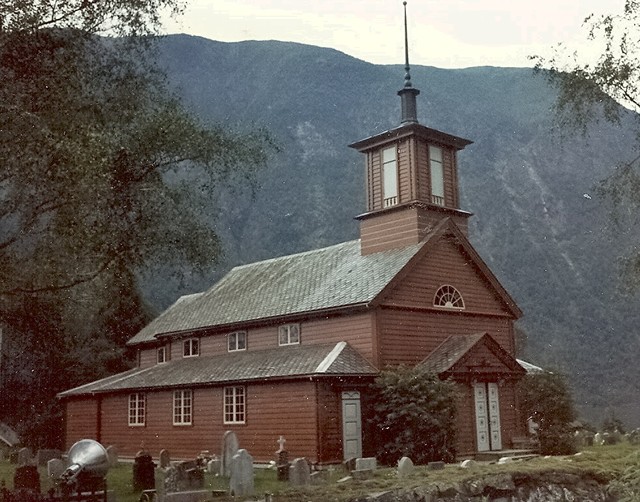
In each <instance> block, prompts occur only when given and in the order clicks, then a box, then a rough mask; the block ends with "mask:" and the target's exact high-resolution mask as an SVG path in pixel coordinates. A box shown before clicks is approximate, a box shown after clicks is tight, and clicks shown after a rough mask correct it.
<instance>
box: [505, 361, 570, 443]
mask: <svg viewBox="0 0 640 502" xmlns="http://www.w3.org/2000/svg"><path fill="white" fill-rule="evenodd" d="M518 395H519V400H520V406H521V410H522V413H524V414H525V416H526V417H527V418H528V419H529V420H532V421H533V422H535V423H536V424H537V425H538V431H537V434H538V439H539V441H540V450H541V452H542V453H543V454H545V455H564V454H570V453H574V452H575V444H574V439H573V434H572V431H571V429H570V423H571V422H573V421H574V420H575V418H576V412H575V408H574V404H573V398H572V396H571V392H570V390H569V387H568V384H567V381H566V378H565V377H564V376H563V375H561V374H558V373H548V372H542V373H529V374H527V375H526V376H525V377H524V378H523V379H522V380H521V381H520V382H519V384H518Z"/></svg>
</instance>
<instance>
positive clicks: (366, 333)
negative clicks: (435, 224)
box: [140, 313, 374, 367]
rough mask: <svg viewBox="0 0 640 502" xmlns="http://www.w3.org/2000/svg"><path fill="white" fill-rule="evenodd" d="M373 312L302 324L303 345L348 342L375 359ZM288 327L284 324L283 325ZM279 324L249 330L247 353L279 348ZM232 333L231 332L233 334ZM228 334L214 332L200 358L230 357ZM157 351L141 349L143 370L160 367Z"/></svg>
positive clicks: (179, 354) (202, 345) (202, 343)
mask: <svg viewBox="0 0 640 502" xmlns="http://www.w3.org/2000/svg"><path fill="white" fill-rule="evenodd" d="M372 316H373V314H372V313H364V314H356V315H350V316H346V315H345V316H333V317H323V318H320V319H311V320H307V321H304V322H301V323H300V339H301V343H303V344H305V345H308V344H320V343H322V344H326V343H338V342H342V341H344V342H348V343H349V344H350V345H351V346H353V347H354V348H355V349H356V350H358V351H359V352H360V353H361V354H362V355H363V356H365V357H366V358H368V359H371V358H373V354H374V349H373V344H372V340H371V331H372V327H371V326H372V324H371V323H372ZM283 324H284V323H283ZM278 326H279V325H278V324H271V325H268V326H261V327H258V328H251V329H248V330H246V331H247V350H264V349H272V348H276V347H278ZM230 332H231V331H229V333H230ZM227 334H228V333H227V332H224V333H214V334H210V335H208V336H203V337H202V338H200V355H201V356H213V355H220V354H226V353H227V352H228V350H227V348H228V347H227ZM173 346H174V347H179V349H180V350H179V351H178V350H177V348H176V349H174V351H173V354H172V356H173V357H174V358H182V340H177V341H175V342H174V343H173ZM156 350H157V349H156V348H155V347H152V348H144V349H141V351H140V352H141V354H140V363H141V366H142V367H146V366H151V365H154V364H156V361H157V359H156Z"/></svg>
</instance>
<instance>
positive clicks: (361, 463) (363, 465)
mask: <svg viewBox="0 0 640 502" xmlns="http://www.w3.org/2000/svg"><path fill="white" fill-rule="evenodd" d="M377 467H378V462H377V460H376V458H375V457H367V458H356V468H355V470H356V471H375V470H376V468H377Z"/></svg>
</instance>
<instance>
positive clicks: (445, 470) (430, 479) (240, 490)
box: [0, 431, 640, 502]
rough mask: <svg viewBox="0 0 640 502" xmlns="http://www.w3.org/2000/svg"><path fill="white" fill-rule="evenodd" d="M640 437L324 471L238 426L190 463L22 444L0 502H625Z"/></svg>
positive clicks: (357, 463)
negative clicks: (250, 442)
mask: <svg viewBox="0 0 640 502" xmlns="http://www.w3.org/2000/svg"><path fill="white" fill-rule="evenodd" d="M576 437H577V438H578V436H576ZM639 437H640V431H632V432H631V433H629V434H627V435H626V437H613V436H612V435H609V434H607V436H606V439H604V434H598V435H597V437H596V439H595V440H591V441H589V440H587V439H585V438H582V437H580V438H579V439H577V440H578V441H579V442H580V444H581V451H579V452H578V453H577V454H575V455H566V456H555V457H543V456H540V455H537V456H536V455H531V456H528V457H527V458H519V457H503V458H500V459H497V460H494V461H490V462H487V461H484V462H483V461H476V460H470V459H469V460H464V461H462V462H456V463H451V464H445V463H444V462H429V463H428V464H427V465H417V464H414V462H413V461H412V460H411V459H410V458H409V457H403V458H401V459H400V460H399V461H398V462H397V465H396V466H383V465H379V464H378V462H377V460H376V459H375V458H353V459H349V460H347V461H345V462H344V463H343V464H341V465H340V464H338V465H335V466H329V467H327V466H323V467H322V468H319V467H318V466H316V465H313V464H312V463H311V462H309V461H308V460H307V459H305V458H295V459H289V458H288V452H287V450H286V438H284V437H282V436H281V437H280V438H278V439H277V440H275V441H274V444H275V445H276V447H277V449H276V448H274V459H273V461H272V462H270V463H269V464H255V463H254V461H253V458H252V456H251V453H250V451H248V450H247V449H244V448H242V445H241V444H239V442H238V439H237V437H236V436H235V434H234V433H233V432H231V431H229V432H228V433H227V434H225V435H224V438H223V440H222V443H221V445H220V451H219V452H209V451H203V452H201V454H200V455H198V457H197V458H195V459H192V460H188V461H184V460H172V458H171V452H170V451H168V450H166V449H163V450H161V451H159V452H154V453H153V454H152V453H151V452H147V451H145V450H141V451H140V452H138V455H136V458H135V459H134V460H133V462H132V461H131V460H130V459H119V458H118V452H117V451H116V450H115V449H114V448H113V447H110V446H109V447H106V448H105V447H103V446H102V445H100V444H99V443H97V442H96V441H93V440H82V441H79V442H78V443H76V444H75V445H74V446H73V447H72V448H71V449H70V450H69V452H66V453H65V452H60V451H55V450H40V451H38V452H35V453H33V452H32V451H31V450H30V449H29V448H20V449H18V450H14V451H12V452H11V455H10V456H9V458H3V459H0V502H18V501H25V502H26V501H29V502H31V501H54V500H59V501H62V500H74V501H86V502H89V501H98V500H104V501H111V502H113V501H116V500H117V501H120V502H122V501H124V502H133V501H143V502H151V501H156V502H160V501H167V502H170V501H174V502H191V501H193V502H199V501H221V502H226V501H242V500H256V501H264V502H295V501H303V500H304V501H324V500H335V501H338V502H356V501H357V502H387V501H388V502H392V501H398V502H404V501H407V502H409V501H412V502H413V501H416V500H420V501H424V502H430V501H432V502H437V501H441V502H448V501H454V500H456V501H460V500H464V501H466V500H468V501H481V500H513V501H529V500H545V501H555V500H590V501H598V500H602V501H608V500H624V499H622V498H618V497H617V495H616V493H617V492H616V490H619V489H623V487H621V486H620V485H617V482H616V481H615V480H616V478H618V477H619V476H621V475H622V474H623V473H624V471H625V469H628V467H629V465H633V463H635V464H637V465H640V450H639V449H638V447H639V446H640V444H639V443H640V440H639V439H638V438H639ZM567 494H568V495H567ZM569 496H570V497H573V498H566V497H569Z"/></svg>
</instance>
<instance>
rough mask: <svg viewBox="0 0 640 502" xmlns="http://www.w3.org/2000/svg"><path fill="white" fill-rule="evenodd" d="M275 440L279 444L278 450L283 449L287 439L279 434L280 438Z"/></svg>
mask: <svg viewBox="0 0 640 502" xmlns="http://www.w3.org/2000/svg"><path fill="white" fill-rule="evenodd" d="M276 442H277V443H278V444H279V445H280V451H283V450H284V444H285V443H286V442H287V440H286V439H285V438H284V437H283V436H280V439H278V441H276Z"/></svg>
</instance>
